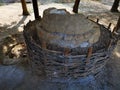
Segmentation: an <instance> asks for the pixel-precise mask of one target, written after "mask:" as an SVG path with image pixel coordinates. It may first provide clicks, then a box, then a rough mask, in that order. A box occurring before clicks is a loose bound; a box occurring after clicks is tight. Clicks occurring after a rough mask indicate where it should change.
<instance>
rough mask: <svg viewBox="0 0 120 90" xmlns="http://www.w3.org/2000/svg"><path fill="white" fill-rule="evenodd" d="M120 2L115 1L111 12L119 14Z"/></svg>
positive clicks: (119, 0) (118, 0)
mask: <svg viewBox="0 0 120 90" xmlns="http://www.w3.org/2000/svg"><path fill="white" fill-rule="evenodd" d="M119 2H120V0H114V3H113V5H112V8H111V12H119V11H118V7H119Z"/></svg>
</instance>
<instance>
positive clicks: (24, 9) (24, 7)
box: [21, 0, 29, 16]
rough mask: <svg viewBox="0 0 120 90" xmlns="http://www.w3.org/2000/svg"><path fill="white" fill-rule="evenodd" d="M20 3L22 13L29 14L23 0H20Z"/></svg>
mask: <svg viewBox="0 0 120 90" xmlns="http://www.w3.org/2000/svg"><path fill="white" fill-rule="evenodd" d="M21 4H22V9H23V15H24V16H27V15H29V12H28V10H27V6H26V2H25V0H21Z"/></svg>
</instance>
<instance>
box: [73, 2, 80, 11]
mask: <svg viewBox="0 0 120 90" xmlns="http://www.w3.org/2000/svg"><path fill="white" fill-rule="evenodd" d="M79 3H80V0H76V1H75V4H74V6H73V12H74V13H78V7H79Z"/></svg>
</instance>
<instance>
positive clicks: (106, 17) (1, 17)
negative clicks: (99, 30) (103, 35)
mask: <svg viewBox="0 0 120 90" xmlns="http://www.w3.org/2000/svg"><path fill="white" fill-rule="evenodd" d="M111 1H112V0H111ZM111 1H109V3H107V4H106V2H105V0H104V1H103V0H102V3H100V2H96V1H90V0H84V1H81V4H80V6H79V13H83V14H84V15H85V16H86V17H88V18H89V19H92V20H94V21H96V20H97V18H99V20H100V21H99V23H101V24H104V25H105V26H106V27H107V26H108V25H109V23H112V26H111V28H110V29H111V31H112V30H113V28H114V26H115V25H116V22H117V19H118V16H119V15H120V13H111V12H110V8H111V5H112V4H111V3H112V2H111ZM27 6H28V10H29V12H30V15H29V16H22V14H21V13H22V9H21V4H20V3H13V4H8V5H4V6H0V90H120V41H119V42H118V44H117V46H116V48H115V50H114V52H113V55H112V57H111V59H110V60H109V61H108V63H107V65H106V68H105V69H104V70H103V73H104V77H103V76H102V78H101V80H100V79H98V80H97V79H96V80H95V78H94V77H92V76H89V77H88V78H86V79H84V78H83V79H82V80H81V81H83V82H84V84H81V83H79V84H78V83H72V82H71V83H64V84H61V83H49V82H47V83H46V81H42V80H40V79H38V77H37V76H35V75H32V73H31V70H30V67H29V59H28V58H27V52H26V46H25V44H24V38H23V35H22V31H23V26H24V25H26V23H27V22H28V21H29V20H34V14H33V9H32V5H31V4H27ZM53 6H54V7H56V8H66V9H67V10H68V11H69V12H71V13H72V7H73V3H49V4H45V5H40V4H39V11H40V15H41V16H42V13H43V11H44V9H46V8H49V7H53ZM85 82H86V83H85ZM53 88H54V89H53Z"/></svg>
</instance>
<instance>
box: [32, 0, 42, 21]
mask: <svg viewBox="0 0 120 90" xmlns="http://www.w3.org/2000/svg"><path fill="white" fill-rule="evenodd" d="M32 3H33V9H34V15H35V19H39V18H40V16H39V10H38V3H37V0H32Z"/></svg>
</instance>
